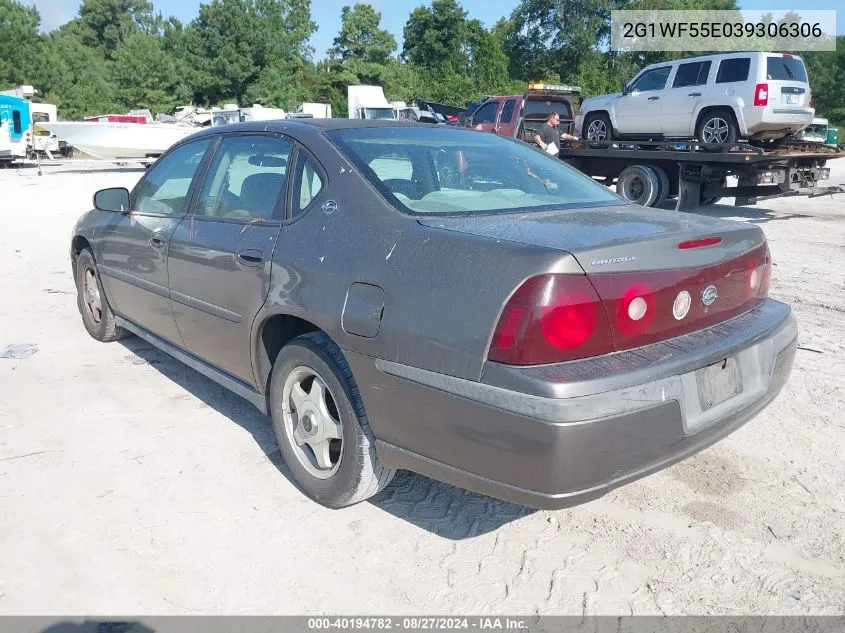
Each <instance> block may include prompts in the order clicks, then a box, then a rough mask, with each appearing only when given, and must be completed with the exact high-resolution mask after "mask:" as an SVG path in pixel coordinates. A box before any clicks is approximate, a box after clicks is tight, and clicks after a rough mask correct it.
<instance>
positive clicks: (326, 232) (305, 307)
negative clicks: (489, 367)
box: [253, 134, 583, 384]
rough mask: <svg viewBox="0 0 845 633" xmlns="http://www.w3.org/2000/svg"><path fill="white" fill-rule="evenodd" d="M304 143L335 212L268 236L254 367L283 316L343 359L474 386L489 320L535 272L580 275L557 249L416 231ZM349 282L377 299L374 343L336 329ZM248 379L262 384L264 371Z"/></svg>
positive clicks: (318, 213)
mask: <svg viewBox="0 0 845 633" xmlns="http://www.w3.org/2000/svg"><path fill="white" fill-rule="evenodd" d="M303 141H304V142H305V143H306V145H307V146H308V148H309V149H310V150H311V151H312V152H313V153H314V155H315V156H316V157H317V159H318V160H319V161H320V162H321V163H322V165H323V167H324V169H325V171H326V172H327V174H328V183H327V185H326V187H327V189H326V194H325V199H326V202H332V203H334V204H331V205H326V204H324V205H323V206H317V207H315V208H312V209H311V210H310V211H308V212H307V213H306V214H305V215H303V216H302V217H301V218H299V219H297V220H296V221H294V222H291V223H289V224H287V225H285V226H283V227H282V230H281V231H280V233H279V237H278V244H277V247H276V250H275V256H274V260H273V270H272V274H271V279H272V281H271V288H270V293H269V295H268V299H267V303H266V304H265V306H264V308H263V310H262V312H261V313H260V314H259V317H258V319H257V322H256V326H255V328H254V330H253V344H254V346H255V347H254V349H255V356H256V358H257V359H260V358H261V345H262V342H261V341H262V337H261V325H262V323H263V322H266V320H267V319H268V318H269V317H271V316H273V315H275V314H290V315H293V316H296V317H300V318H302V319H305V320H307V321H309V322H311V323H314V324H315V325H316V326H317V327H319V328H321V329H323V330H324V331H326V332H327V333H328V334H329V335H330V336H331V337H332V338H333V339H334V340H335V342H337V344H338V345H339V346H340V347H341V349H343V350H347V351H351V352H356V353H359V354H364V355H368V356H373V357H376V358H384V359H390V360H393V361H396V362H401V363H407V364H409V365H412V366H415V367H420V368H424V369H428V370H431V371H436V372H441V373H444V374H448V375H452V376H459V377H462V378H467V379H471V380H478V379H479V378H480V376H481V369H482V365H483V363H484V360H485V356H486V351H487V347H488V343H489V339H490V337H491V336H492V332H493V329H494V326H495V323H496V320H497V319H498V316H499V313H500V311H501V309H502V308H503V306H504V304H505V301H506V300H507V298H508V297H509V296H510V294H511V293H512V292H513V291H514V290H516V288H517V286H518V285H519V284H520V283H521V282H522V281H523V280H524V279H525V278H527V277H529V276H531V275H534V274H540V273H542V272H575V273H579V274H583V271H582V269H581V268H580V266H579V265H578V264H577V262H576V261H575V259H574V258H573V257H572V256H571V255H569V254H568V253H566V252H564V251H561V250H551V249H543V248H539V247H536V246H530V245H525V244H518V243H515V242H509V241H506V240H496V239H494V238H490V237H481V236H473V235H467V234H462V233H458V232H455V231H446V230H442V229H440V228H438V227H437V226H434V227H429V226H422V225H421V224H420V223H419V222H417V220H416V218H414V217H411V216H408V215H403V214H401V213H399V212H398V211H397V210H395V209H394V208H392V207H391V206H390V205H389V204H388V203H387V202H386V201H385V200H384V199H383V198H382V197H381V195H380V194H379V193H378V192H377V191H376V190H375V189H374V188H373V187H372V186H371V185H370V184H369V183H368V182H367V181H366V180H364V178H363V177H362V176H361V175H360V174H358V173H357V170H356V168H354V167H353V166H352V164H351V163H349V162H348V161H347V160H346V159H345V158H344V157H343V156H341V155H340V154H339V153H338V152H337V150H336V149H335V148H334V146H333V145H332V144H330V142H329V141H328V140H327V139H325V138H324V137H322V136H321V135H317V134H313V135H309V136H308V137H307V138H304V139H303ZM324 207H325V208H324ZM356 283H362V284H369V285H372V286H376V287H378V288H380V289H381V290H383V291H384V308H383V313H382V316H381V322H380V326H379V328H378V333H377V335H376V336H374V337H370V336H358V335H355V334H351V333H348V332H346V331H344V329H343V327H342V325H341V314H342V312H343V309H344V304H345V303H346V301H347V295H348V292H349V289H350V287H351V286H352V285H353V284H356ZM376 318H377V317H376ZM353 329H354V328H353ZM259 365H260V363H259ZM256 372H257V373H258V380H259V384H264V383H262V381H266V377H267V374H268V373H269V367H267V366H264V367H261V366H257V367H256Z"/></svg>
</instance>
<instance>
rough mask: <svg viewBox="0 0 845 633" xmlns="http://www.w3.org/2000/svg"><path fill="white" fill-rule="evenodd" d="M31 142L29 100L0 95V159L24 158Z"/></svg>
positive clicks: (11, 160) (8, 160)
mask: <svg viewBox="0 0 845 633" xmlns="http://www.w3.org/2000/svg"><path fill="white" fill-rule="evenodd" d="M31 142H32V123H31V120H30V115H29V102H28V101H27V100H26V99H23V98H21V97H12V96H8V95H0V161H2V162H13V161H15V160H18V159H21V158H26V155H27V150H28V148H29V145H30V143H31Z"/></svg>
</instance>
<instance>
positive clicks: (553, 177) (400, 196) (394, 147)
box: [327, 127, 621, 215]
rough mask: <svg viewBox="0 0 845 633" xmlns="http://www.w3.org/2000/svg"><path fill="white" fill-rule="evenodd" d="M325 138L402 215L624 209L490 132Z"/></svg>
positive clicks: (373, 131)
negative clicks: (553, 209)
mask: <svg viewBox="0 0 845 633" xmlns="http://www.w3.org/2000/svg"><path fill="white" fill-rule="evenodd" d="M327 134H328V136H329V138H330V139H331V140H332V141H333V142H334V143H335V144H336V145H337V146H338V147H339V148H340V150H341V151H342V152H343V153H344V154H345V155H346V156H347V157H348V158H349V159H350V160H351V161H352V162H353V163H354V164H355V165H356V166H357V167H358V169H359V170H360V171H361V173H362V174H363V175H364V177H365V178H366V179H367V180H369V181H370V182H371V183H372V184H373V185H374V186H375V187H376V188H377V189H378V190H379V191H381V193H382V194H383V195H384V196H385V198H386V199H387V200H388V201H389V202H391V203H392V204H393V205H394V206H395V207H396V208H397V209H398V210H400V211H402V212H405V213H411V214H426V215H428V214H472V213H494V212H512V211H534V210H548V209H551V208H560V207H577V206H602V205H612V204H620V203H621V200H620V199H619V198H618V197H617V196H616V195H615V194H613V193H611V192H610V191H609V190H608V189H606V188H605V187H603V186H602V185H600V184H598V183H596V182H595V181H593V180H592V179H591V178H589V177H587V176H585V175H584V174H582V173H581V172H579V171H576V170H575V169H572V168H571V167H568V166H567V165H565V164H564V163H563V162H561V161H560V160H559V159H557V158H554V157H551V156H549V155H548V154H546V153H545V152H543V151H541V150H540V149H534V148H532V147H531V146H529V145H526V144H524V143H520V142H517V141H513V140H509V139H505V138H503V137H500V136H497V135H495V134H490V133H487V132H477V131H473V130H458V129H454V128H418V127H407V128H404V127H381V128H356V129H340V130H331V131H329V132H327Z"/></svg>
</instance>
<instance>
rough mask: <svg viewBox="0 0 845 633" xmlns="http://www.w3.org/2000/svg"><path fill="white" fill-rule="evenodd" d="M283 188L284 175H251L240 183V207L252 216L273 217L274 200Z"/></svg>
mask: <svg viewBox="0 0 845 633" xmlns="http://www.w3.org/2000/svg"><path fill="white" fill-rule="evenodd" d="M284 186H285V175H284V174H273V173H265V174H252V175H250V176H247V177H246V178H244V181H243V183H241V207H242V208H243V209H244V210H246V211H249V212H250V213H252V214H253V215H262V216H264V217H265V218H270V217H272V216H273V211H274V208H275V206H276V200H277V199H278V198H279V193H280V192H281V191H282V189H283V188H284Z"/></svg>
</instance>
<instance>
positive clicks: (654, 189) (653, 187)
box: [616, 165, 660, 207]
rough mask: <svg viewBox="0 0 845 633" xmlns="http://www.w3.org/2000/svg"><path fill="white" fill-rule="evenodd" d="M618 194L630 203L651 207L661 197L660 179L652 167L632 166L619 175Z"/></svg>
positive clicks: (617, 182)
mask: <svg viewBox="0 0 845 633" xmlns="http://www.w3.org/2000/svg"><path fill="white" fill-rule="evenodd" d="M616 193H618V194H619V195H620V196H622V197H623V198H625V200H628V201H629V202H633V203H634V204H640V205H642V206H644V207H651V206H653V205H654V203H655V201H656V200H657V197H658V196H659V195H660V179H659V178H658V176H657V174H656V173H655V172H654V171H653V170H652V169H651V168H650V167H647V166H645V165H631V166H630V167H626V168H625V169H623V170H622V173H621V174H619V179H618V180H617V181H616Z"/></svg>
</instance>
